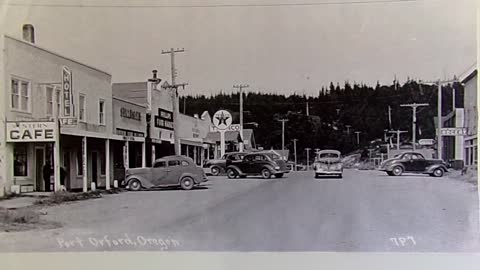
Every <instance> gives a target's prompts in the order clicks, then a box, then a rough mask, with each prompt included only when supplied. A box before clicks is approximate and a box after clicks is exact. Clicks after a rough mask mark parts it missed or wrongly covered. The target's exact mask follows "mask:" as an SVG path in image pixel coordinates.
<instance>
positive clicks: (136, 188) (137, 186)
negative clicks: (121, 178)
mask: <svg viewBox="0 0 480 270" xmlns="http://www.w3.org/2000/svg"><path fill="white" fill-rule="evenodd" d="M128 187H129V188H130V190H133V191H139V190H140V189H142V183H140V181H139V180H138V179H133V180H130V182H128Z"/></svg>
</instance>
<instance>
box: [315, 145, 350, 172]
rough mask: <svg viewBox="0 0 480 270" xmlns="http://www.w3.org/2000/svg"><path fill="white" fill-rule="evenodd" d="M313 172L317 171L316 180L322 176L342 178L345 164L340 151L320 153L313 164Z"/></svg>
mask: <svg viewBox="0 0 480 270" xmlns="http://www.w3.org/2000/svg"><path fill="white" fill-rule="evenodd" d="M313 170H314V171H315V178H318V177H320V176H322V175H327V176H337V177H339V178H342V175H343V163H342V159H341V153H340V151H337V150H321V151H319V152H318V153H317V156H316V157H315V162H314V163H313Z"/></svg>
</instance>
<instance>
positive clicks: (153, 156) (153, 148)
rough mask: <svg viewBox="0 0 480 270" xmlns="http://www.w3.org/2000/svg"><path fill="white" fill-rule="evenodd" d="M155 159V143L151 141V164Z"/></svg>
mask: <svg viewBox="0 0 480 270" xmlns="http://www.w3.org/2000/svg"><path fill="white" fill-rule="evenodd" d="M155 159H157V154H156V153H155V144H153V143H152V166H153V163H154V162H155Z"/></svg>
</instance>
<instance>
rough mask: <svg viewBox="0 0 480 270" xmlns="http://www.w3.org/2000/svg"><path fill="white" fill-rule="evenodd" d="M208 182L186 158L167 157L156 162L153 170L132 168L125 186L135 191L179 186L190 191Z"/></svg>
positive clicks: (126, 177) (126, 175)
mask: <svg viewBox="0 0 480 270" xmlns="http://www.w3.org/2000/svg"><path fill="white" fill-rule="evenodd" d="M206 181H208V178H207V175H206V174H205V172H204V171H203V170H202V168H200V167H199V166H197V165H196V164H195V163H194V162H193V160H192V159H191V158H189V157H185V156H167V157H163V158H160V159H157V160H155V162H154V163H153V166H152V167H151V168H132V169H127V170H126V172H125V184H126V186H127V187H128V188H129V189H131V190H134V191H138V190H140V189H142V188H153V187H172V186H178V187H181V188H182V189H184V190H190V189H192V188H193V187H194V186H197V185H200V184H201V183H203V182H206Z"/></svg>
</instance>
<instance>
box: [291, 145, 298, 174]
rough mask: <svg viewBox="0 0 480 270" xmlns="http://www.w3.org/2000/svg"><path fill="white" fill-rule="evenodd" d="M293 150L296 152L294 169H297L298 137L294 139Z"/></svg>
mask: <svg viewBox="0 0 480 270" xmlns="http://www.w3.org/2000/svg"><path fill="white" fill-rule="evenodd" d="M292 141H293V152H294V154H295V168H294V169H293V170H294V171H296V170H297V141H298V139H293V140H292Z"/></svg>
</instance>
